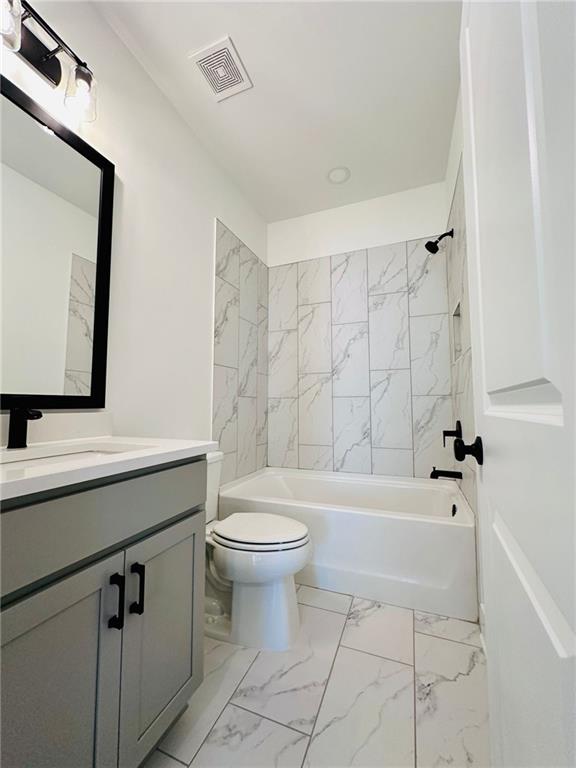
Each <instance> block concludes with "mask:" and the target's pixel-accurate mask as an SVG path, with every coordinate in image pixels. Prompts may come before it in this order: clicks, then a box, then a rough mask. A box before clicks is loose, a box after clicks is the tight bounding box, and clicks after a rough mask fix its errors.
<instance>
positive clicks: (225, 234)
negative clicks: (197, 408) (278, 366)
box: [212, 221, 295, 483]
mask: <svg viewBox="0 0 576 768" xmlns="http://www.w3.org/2000/svg"><path fill="white" fill-rule="evenodd" d="M279 354H281V351H280V352H279ZM284 354H285V352H284ZM275 386H276V383H275ZM294 387H295V384H294ZM212 437H213V439H214V440H218V442H219V444H220V450H222V451H223V452H224V462H223V468H222V482H223V483H226V482H229V481H230V480H234V479H235V478H237V477H242V476H244V475H247V474H249V473H250V472H254V471H255V470H256V469H260V468H261V467H265V466H266V465H267V462H268V457H267V450H268V267H267V266H266V265H265V264H264V263H263V262H262V261H260V259H258V258H257V257H256V256H255V255H254V254H253V253H252V251H250V250H249V248H247V246H245V245H244V243H242V242H241V240H239V239H238V238H237V237H236V235H235V234H234V233H233V232H231V231H230V230H229V229H228V228H227V227H225V226H224V224H222V223H221V222H220V221H218V222H217V223H216V277H215V301H214V378H213V406H212Z"/></svg>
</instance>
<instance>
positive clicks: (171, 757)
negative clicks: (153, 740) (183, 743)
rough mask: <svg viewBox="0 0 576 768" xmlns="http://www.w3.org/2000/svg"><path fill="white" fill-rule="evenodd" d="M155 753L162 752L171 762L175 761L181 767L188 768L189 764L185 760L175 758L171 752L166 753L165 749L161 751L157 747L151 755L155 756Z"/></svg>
mask: <svg viewBox="0 0 576 768" xmlns="http://www.w3.org/2000/svg"><path fill="white" fill-rule="evenodd" d="M154 751H157V752H161V753H162V754H163V755H166V757H169V758H170V760H175V761H176V762H177V763H180V765H185V766H186V768H188V763H185V762H184V761H183V760H180V759H179V758H178V757H174V755H171V754H170V753H169V752H165V751H164V750H163V749H160V747H155V749H154V750H152V752H150V754H151V755H152V754H154Z"/></svg>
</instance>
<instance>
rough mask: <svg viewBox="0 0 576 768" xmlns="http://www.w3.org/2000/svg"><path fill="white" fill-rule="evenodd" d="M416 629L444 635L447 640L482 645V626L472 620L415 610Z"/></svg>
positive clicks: (436, 635)
mask: <svg viewBox="0 0 576 768" xmlns="http://www.w3.org/2000/svg"><path fill="white" fill-rule="evenodd" d="M414 631H415V632H420V633H422V634H424V635H434V637H443V638H444V639H446V640H454V641H456V642H457V643H465V644H466V645H474V646H476V647H477V648H481V647H482V641H481V639H480V626H479V624H474V623H473V622H471V621H462V620H461V619H450V618H448V617H446V616H437V615H436V614H435V613H423V612H422V611H414Z"/></svg>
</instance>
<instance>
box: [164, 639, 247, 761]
mask: <svg viewBox="0 0 576 768" xmlns="http://www.w3.org/2000/svg"><path fill="white" fill-rule="evenodd" d="M240 647H241V648H244V647H245V646H240ZM248 650H249V649H248ZM258 656H260V651H258V653H257V654H256V656H254V658H253V659H252V661H251V663H250V664H249V665H248V669H247V670H246V672H244V674H243V675H242V677H241V678H240V681H239V682H238V685H237V686H236V688H234V691H233V693H232V696H230V698H229V699H227V700H226V703H225V704H224V706H223V707H222V709H221V710H220V712H219V713H218V717H217V718H216V719H215V720H214V722H213V723H212V725H211V726H210V728H209V729H208V733H207V734H206V736H204V738H203V739H202V742H201V744H200V746H199V747H198V749H197V750H196V752H194V754H193V755H192V759H191V760H190V762H189V763H187V765H188V768H189V767H190V766H191V765H192V763H193V762H194V760H196V757H197V755H198V753H199V752H200V750H201V749H202V747H203V746H204V744H205V743H206V740H207V739H208V737H209V736H210V734H211V733H212V731H213V730H214V726H215V725H216V723H217V722H218V720H220V718H221V717H222V715H223V714H224V710H225V709H226V707H227V706H228V705H229V704H230V703H231V702H232V699H233V698H234V696H235V695H236V691H237V690H238V688H240V686H241V685H242V683H243V682H244V678H245V677H246V675H247V674H248V672H250V670H251V669H252V667H253V665H254V662H255V661H256V659H257V658H258ZM169 757H172V755H169Z"/></svg>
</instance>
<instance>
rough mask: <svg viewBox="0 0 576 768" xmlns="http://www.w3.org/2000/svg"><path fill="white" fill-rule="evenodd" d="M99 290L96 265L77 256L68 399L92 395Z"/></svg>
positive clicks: (71, 303) (68, 348)
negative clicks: (95, 324)
mask: <svg viewBox="0 0 576 768" xmlns="http://www.w3.org/2000/svg"><path fill="white" fill-rule="evenodd" d="M95 286H96V264H95V263H94V262H93V261H90V260H89V259H85V258H84V257H82V256H78V255H77V254H75V253H73V254H72V266H71V270H70V296H69V300H68V335H67V339H66V368H65V371H64V394H65V395H89V394H90V379H91V372H92V344H93V336H94V305H95V302H94V297H95Z"/></svg>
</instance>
